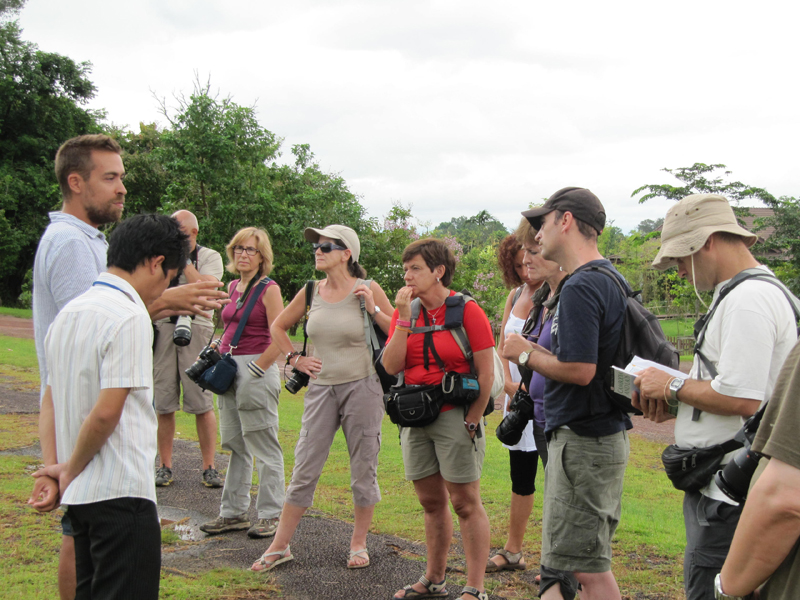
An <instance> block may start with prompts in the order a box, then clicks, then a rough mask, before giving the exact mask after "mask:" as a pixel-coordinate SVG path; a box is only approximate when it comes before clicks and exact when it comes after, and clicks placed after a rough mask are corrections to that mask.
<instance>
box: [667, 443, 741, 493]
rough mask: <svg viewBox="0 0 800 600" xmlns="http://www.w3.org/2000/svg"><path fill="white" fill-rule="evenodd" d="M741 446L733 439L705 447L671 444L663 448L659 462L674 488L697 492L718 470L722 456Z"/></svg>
mask: <svg viewBox="0 0 800 600" xmlns="http://www.w3.org/2000/svg"><path fill="white" fill-rule="evenodd" d="M741 447H742V444H741V443H740V442H737V441H735V440H729V441H727V442H725V443H724V444H715V445H713V446H708V447H707V448H679V447H678V446H676V445H675V444H672V445H671V446H667V447H666V448H664V452H662V453H661V462H662V463H664V469H665V470H666V472H667V477H669V480H670V481H671V482H672V485H673V486H675V489H678V490H681V491H683V492H697V491H700V490H701V489H702V488H704V487H705V486H707V485H708V484H709V482H710V481H711V478H712V477H713V476H714V473H716V472H717V471H718V470H719V466H720V464H721V463H722V458H723V457H724V456H725V455H726V454H727V453H728V452H730V451H731V450H736V449H737V448H741Z"/></svg>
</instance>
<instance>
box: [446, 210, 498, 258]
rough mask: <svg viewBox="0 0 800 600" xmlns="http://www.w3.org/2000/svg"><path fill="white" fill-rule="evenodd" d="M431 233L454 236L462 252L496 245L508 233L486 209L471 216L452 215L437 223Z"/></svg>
mask: <svg viewBox="0 0 800 600" xmlns="http://www.w3.org/2000/svg"><path fill="white" fill-rule="evenodd" d="M431 235H433V236H436V237H447V236H450V237H454V238H456V239H457V240H458V242H459V243H460V244H461V245H462V247H463V248H464V252H469V251H471V250H472V249H473V248H482V247H484V246H485V245H487V244H489V245H497V244H498V243H499V242H500V240H502V239H503V238H504V237H505V236H507V235H508V230H507V229H506V228H505V225H503V224H502V223H501V222H500V221H498V220H497V219H495V218H494V217H493V216H492V215H490V214H489V213H488V212H487V211H485V210H482V211H480V212H479V213H478V214H477V215H474V216H472V217H466V216H460V217H453V218H452V219H450V220H449V221H445V222H442V223H439V225H438V226H437V227H436V229H434V230H433V231H432V232H431Z"/></svg>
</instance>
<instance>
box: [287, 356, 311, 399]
mask: <svg viewBox="0 0 800 600" xmlns="http://www.w3.org/2000/svg"><path fill="white" fill-rule="evenodd" d="M305 355H306V354H305V352H301V353H300V354H299V356H305ZM309 379H311V375H309V374H308V373H303V372H302V371H298V370H297V369H292V376H291V377H289V379H287V380H286V383H285V384H284V387H286V391H288V392H289V393H290V394H296V393H297V392H299V391H300V390H302V389H303V388H304V387H306V386H307V385H308V381H309Z"/></svg>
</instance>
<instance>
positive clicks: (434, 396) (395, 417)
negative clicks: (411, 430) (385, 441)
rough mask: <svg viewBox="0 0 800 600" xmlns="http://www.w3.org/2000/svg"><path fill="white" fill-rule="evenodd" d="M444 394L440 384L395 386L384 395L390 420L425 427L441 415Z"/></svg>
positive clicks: (404, 424) (402, 424) (384, 402)
mask: <svg viewBox="0 0 800 600" xmlns="http://www.w3.org/2000/svg"><path fill="white" fill-rule="evenodd" d="M443 404H444V394H443V393H442V391H441V388H440V387H439V386H438V385H409V386H406V387H402V388H397V387H393V388H390V389H389V392H388V393H386V394H385V395H384V396H383V405H384V408H385V409H386V414H387V415H389V420H390V421H391V422H392V423H394V424H395V425H400V427H425V426H426V425H430V424H431V423H433V422H434V421H435V420H436V419H437V418H438V417H439V411H441V409H442V405H443Z"/></svg>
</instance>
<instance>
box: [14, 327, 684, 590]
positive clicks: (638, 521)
mask: <svg viewBox="0 0 800 600" xmlns="http://www.w3.org/2000/svg"><path fill="white" fill-rule="evenodd" d="M0 350H2V354H1V355H0V356H2V358H0V373H2V374H4V375H11V376H13V377H14V378H16V379H17V380H18V381H20V382H21V384H22V385H29V386H34V389H35V388H36V387H38V373H37V372H36V354H35V352H34V350H33V341H32V340H17V339H15V338H4V337H0ZM302 396H303V394H302V392H301V393H300V394H298V395H297V396H292V395H291V394H289V393H288V392H286V391H285V390H284V392H283V393H282V394H281V403H280V409H279V410H280V422H281V425H280V440H281V443H282V444H283V448H284V456H285V464H286V477H287V482H288V478H289V476H290V475H291V470H292V466H293V464H294V446H295V443H296V442H297V436H298V433H299V430H300V418H301V415H302V410H303V398H302ZM499 420H500V416H499V414H497V413H495V414H493V415H491V416H490V417H489V425H488V440H487V441H488V443H487V453H486V460H485V463H484V469H483V477H482V479H481V489H482V497H483V501H484V505H485V507H486V511H487V513H488V514H489V520H490V523H491V539H492V547H493V548H497V547H500V546H502V544H503V542H504V541H505V538H506V532H507V528H508V505H509V500H510V495H511V492H510V483H509V478H508V453H507V451H505V450H504V449H503V448H502V447H501V445H500V443H499V442H498V440H497V439H496V438H495V437H494V429H495V427H496V426H497V423H498V422H499ZM176 425H177V428H176V430H177V431H178V432H179V433H178V434H177V437H179V438H182V439H189V440H196V439H197V433H196V430H195V424H194V417H192V416H191V415H187V414H185V413H182V412H179V413H178V418H177V423H176ZM36 438H37V429H36V417H35V416H32V415H2V416H0V450H2V449H7V448H13V447H19V446H25V445H29V444H31V443H33V442H34V441H35V439H36ZM661 450H662V445H660V444H655V443H652V442H648V441H646V440H643V439H641V438H638V437H636V436H633V437H632V438H631V458H630V462H629V465H628V469H627V472H626V476H625V489H624V494H623V504H622V520H621V523H620V526H619V528H618V530H617V535H616V538H615V539H614V543H613V551H614V561H613V570H614V573H615V575H616V577H617V580H618V582H619V584H620V588H621V590H622V594H623V598H654V599H655V598H658V599H661V600H677V599H679V598H682V597H683V591H682V550H683V545H684V543H685V538H684V533H683V522H682V516H681V515H682V509H681V498H682V495H681V494H680V493H679V492H677V491H676V490H674V489H673V488H672V486H671V485H670V483H669V481H668V480H667V478H666V476H665V475H664V472H663V468H662V466H661V462H660V458H659V457H660V453H661ZM36 462H37V461H36V460H33V459H30V458H28V457H17V456H0V522H2V523H4V524H5V526H4V527H0V586H2V589H5V590H6V593H7V594H8V597H13V598H37V599H38V598H42V599H44V598H53V597H57V593H56V587H55V586H56V565H57V560H58V545H59V543H60V542H59V535H58V532H59V525H58V517H57V515H56V514H48V515H38V514H36V513H35V512H34V511H32V510H31V509H30V508H28V507H27V506H26V504H25V502H26V501H27V498H28V494H29V493H30V489H31V480H30V477H29V474H30V472H31V471H32V470H33V469H34V468H35V467H36ZM378 476H379V481H380V485H381V492H382V494H383V500H382V502H380V503H379V504H378V505H377V507H376V510H375V519H374V522H373V525H372V531H373V532H374V533H383V534H391V535H396V536H400V537H403V538H406V539H410V540H423V539H424V529H423V517H422V510H421V508H420V507H419V504H418V503H417V499H416V496H415V494H414V490H413V486H412V484H411V483H410V482H407V481H406V480H405V479H404V477H403V465H402V457H401V453H400V444H399V440H398V437H397V428H396V427H395V426H394V425H392V424H391V423H390V422H389V420H388V418H386V419H384V423H383V444H382V448H381V455H380V466H379V470H378ZM543 479H544V474H543V472H541V469H540V472H539V473H538V475H537V482H536V485H537V490H541V489H542V484H543ZM349 481H350V475H349V460H348V456H347V447H346V445H345V442H344V437H343V436H342V435H341V433H339V434H337V436H336V438H335V440H334V444H333V447H332V449H331V453H330V457H329V460H328V462H327V465H326V467H325V471H324V472H323V475H322V478H321V479H320V483H319V487H318V489H317V493H316V496H315V500H314V507H315V508H316V509H318V510H321V511H323V512H325V513H327V514H329V515H331V516H334V517H337V518H341V519H344V520H346V521H350V522H352V498H351V494H350V490H349ZM541 511H542V505H541V494H540V493H539V492H538V491H537V493H536V497H535V505H534V512H533V515H532V518H531V521H530V523H529V526H528V534H527V536H526V540H525V547H524V551H525V557H526V561H527V562H528V564H529V565H531V566H532V567H536V566H537V565H538V562H539V550H540V539H541ZM167 540H168V537H166V536H165V541H167ZM455 561H459V562H463V557H458V556H453V557H452V562H455ZM453 575H454V576H451V580H452V581H453V583H454V584H459V583H464V582H463V581H460V580H459V579H458V575H457V574H456V573H454V574H453ZM504 580H505V579H504ZM486 586H487V589H488V590H490V591H493V592H494V593H495V594H498V595H502V596H504V597H506V598H530V597H533V596H534V591H533V590H531V589H529V587H528V586H527V584H525V583H524V582H522V581H521V580H518V579H517V578H516V577H512V578H511V580H510V583H508V584H503V585H501V581H500V580H499V579H496V578H492V577H491V576H487V579H486ZM246 590H250V591H253V592H255V591H259V592H262V593H264V594H266V595H265V597H278V595H277V594H276V593H275V589H274V586H273V584H272V580H271V579H270V578H269V577H267V578H266V579H265V578H264V577H263V576H260V577H256V576H254V574H250V573H248V572H244V571H238V570H221V571H219V570H218V571H209V572H207V573H204V574H202V575H199V576H197V577H193V578H187V577H183V576H179V575H176V574H171V573H168V572H166V571H165V572H164V573H163V578H162V584H161V597H163V598H176V599H177V598H208V599H212V598H245V597H249V596H248V592H247V591H246ZM254 596H257V594H254Z"/></svg>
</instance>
